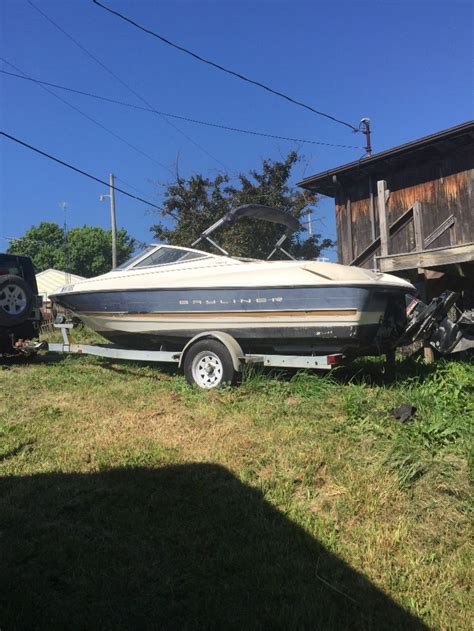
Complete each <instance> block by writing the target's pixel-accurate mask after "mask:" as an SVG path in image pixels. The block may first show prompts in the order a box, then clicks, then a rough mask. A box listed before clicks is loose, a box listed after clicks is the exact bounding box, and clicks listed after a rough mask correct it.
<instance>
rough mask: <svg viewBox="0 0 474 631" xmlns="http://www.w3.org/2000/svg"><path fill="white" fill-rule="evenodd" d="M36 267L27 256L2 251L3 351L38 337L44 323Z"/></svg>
mask: <svg viewBox="0 0 474 631" xmlns="http://www.w3.org/2000/svg"><path fill="white" fill-rule="evenodd" d="M41 304H42V299H41V297H40V296H38V286H37V284H36V276H35V269H34V267H33V263H32V261H31V259H30V258H29V257H28V256H16V255H14V254H0V354H1V353H9V352H13V351H14V350H15V344H16V342H17V341H18V340H30V339H33V338H36V337H38V334H39V327H40V324H41V319H42V316H41V311H40V307H41Z"/></svg>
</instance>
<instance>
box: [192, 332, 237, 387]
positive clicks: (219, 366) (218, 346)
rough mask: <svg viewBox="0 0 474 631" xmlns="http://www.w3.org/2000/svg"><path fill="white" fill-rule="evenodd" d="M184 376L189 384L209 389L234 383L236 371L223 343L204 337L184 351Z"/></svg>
mask: <svg viewBox="0 0 474 631" xmlns="http://www.w3.org/2000/svg"><path fill="white" fill-rule="evenodd" d="M184 376H185V377H186V380H187V382H188V383H189V384H191V385H197V386H199V387H200V388H203V389H206V390H209V389H211V388H217V387H219V386H222V385H224V384H228V385H232V384H233V383H235V379H236V371H235V368H234V365H233V363H232V357H231V355H230V353H229V351H228V350H227V348H226V347H225V346H224V344H222V343H221V342H218V341H217V340H212V339H210V340H209V339H204V340H200V341H199V342H196V343H195V344H193V345H192V346H191V348H190V349H189V350H188V352H187V353H186V356H185V358H184Z"/></svg>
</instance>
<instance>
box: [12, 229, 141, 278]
mask: <svg viewBox="0 0 474 631" xmlns="http://www.w3.org/2000/svg"><path fill="white" fill-rule="evenodd" d="M136 245H137V243H136V241H135V239H134V238H133V237H131V236H130V235H129V234H128V233H127V231H126V230H125V229H124V228H121V229H120V230H118V231H117V263H118V264H120V263H123V262H124V261H126V260H127V259H128V258H130V256H131V255H132V253H133V251H134V249H135V248H136ZM8 252H9V254H24V255H27V256H31V258H32V259H33V263H34V266H35V268H36V271H37V272H42V271H43V270H45V269H48V268H50V267H52V268H55V269H60V270H66V271H68V272H71V273H72V274H79V275H80V276H86V277H90V276H98V275H99V274H105V272H108V271H110V269H111V266H112V263H111V261H112V233H111V231H110V230H104V229H103V228H99V227H98V226H83V227H82V228H72V229H71V230H70V231H69V232H68V233H67V239H66V241H65V239H64V230H63V228H61V226H58V224H55V223H51V222H47V221H44V222H42V223H40V224H39V225H38V226H32V227H31V228H30V229H29V230H27V231H26V232H25V234H24V235H23V237H21V238H20V239H17V240H15V241H12V243H11V245H10V247H9V248H8Z"/></svg>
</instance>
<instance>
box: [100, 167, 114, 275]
mask: <svg viewBox="0 0 474 631" xmlns="http://www.w3.org/2000/svg"><path fill="white" fill-rule="evenodd" d="M106 197H108V198H109V199H110V223H111V227H112V269H115V268H116V267H117V223H116V220H115V178H114V176H113V174H112V173H111V174H110V175H109V194H108V195H100V196H99V200H100V201H101V202H103V201H104V200H105V198H106Z"/></svg>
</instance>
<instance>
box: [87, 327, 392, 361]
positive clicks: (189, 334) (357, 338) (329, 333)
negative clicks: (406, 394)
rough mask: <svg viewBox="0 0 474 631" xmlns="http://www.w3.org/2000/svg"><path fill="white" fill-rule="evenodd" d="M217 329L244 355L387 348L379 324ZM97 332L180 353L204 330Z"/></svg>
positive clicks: (125, 345) (119, 340)
mask: <svg viewBox="0 0 474 631" xmlns="http://www.w3.org/2000/svg"><path fill="white" fill-rule="evenodd" d="M208 330H210V329H208ZM214 330H215V329H214ZM218 330H219V331H221V332H224V333H228V334H229V335H231V336H232V337H234V338H235V339H236V340H237V341H238V342H239V344H240V345H241V347H242V350H243V351H244V352H245V353H259V352H261V353H265V352H266V353H270V352H274V353H283V354H284V353H288V354H289V353H301V354H308V355H310V354H316V355H318V354H319V355H323V354H331V353H345V354H350V355H370V354H374V353H381V352H384V350H388V348H390V347H391V341H390V340H389V339H381V338H380V335H379V334H380V325H379V324H366V325H339V326H334V327H330V328H328V327H321V328H318V327H311V328H309V327H297V328H291V329H279V328H272V329H269V328H264V329H263V328H262V329H258V328H252V329H250V330H242V329H232V328H226V327H222V326H221V327H219V329H218ZM97 332H98V333H99V334H100V335H102V336H103V337H104V338H106V339H107V340H108V341H109V342H112V343H113V344H116V345H117V346H121V347H123V348H133V349H143V350H170V351H174V350H176V351H180V350H182V349H183V347H184V346H185V344H186V343H187V342H188V341H189V340H191V339H192V338H193V337H195V336H196V335H198V334H199V333H202V332H204V331H199V330H190V331H186V330H184V331H173V332H172V333H171V332H167V333H166V334H165V333H163V331H160V332H133V333H132V332H128V331H117V330H111V329H106V330H98V331H97Z"/></svg>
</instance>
